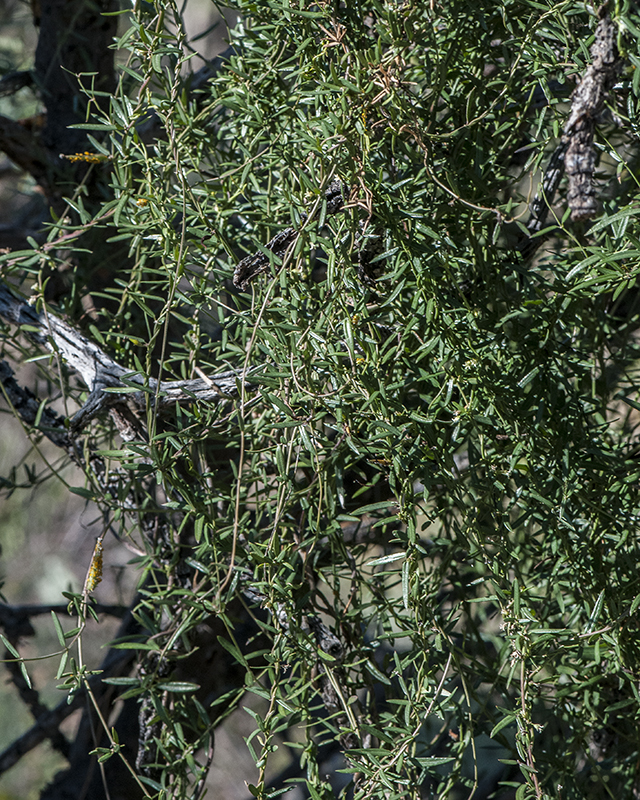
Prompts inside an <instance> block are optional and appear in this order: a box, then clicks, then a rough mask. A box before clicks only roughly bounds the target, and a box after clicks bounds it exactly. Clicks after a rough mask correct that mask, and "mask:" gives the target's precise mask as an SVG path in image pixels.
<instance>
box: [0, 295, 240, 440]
mask: <svg viewBox="0 0 640 800" xmlns="http://www.w3.org/2000/svg"><path fill="white" fill-rule="evenodd" d="M0 317H2V318H3V319H5V320H7V321H8V322H10V323H12V324H14V325H19V326H20V327H21V328H22V330H23V331H24V333H25V335H26V336H28V337H29V338H30V339H31V340H32V341H33V342H35V343H36V344H38V345H41V346H43V347H44V348H45V349H47V350H48V351H49V352H50V353H54V354H56V355H59V356H61V357H62V359H63V360H64V362H65V363H66V365H67V367H68V368H69V369H71V370H72V371H74V372H76V373H77V374H78V375H79V376H80V378H81V379H82V381H83V383H84V384H85V386H86V387H87V388H88V389H89V392H90V395H89V398H88V399H87V401H86V403H85V405H84V406H83V407H82V408H81V409H80V411H78V413H77V414H76V415H75V417H74V418H73V420H72V421H71V427H72V429H73V430H78V429H80V428H81V427H82V426H83V425H84V424H86V423H87V422H88V421H89V420H90V419H92V418H93V417H95V416H96V414H97V413H99V412H100V411H101V410H102V409H104V408H106V407H113V406H116V405H129V404H133V406H134V408H135V409H136V410H139V411H142V410H144V408H145V407H146V405H147V403H150V404H151V405H155V403H156V398H157V405H158V407H160V408H163V407H167V406H171V405H174V404H175V403H177V402H190V401H193V400H200V401H202V402H211V401H214V400H218V399H219V398H220V395H227V396H231V395H234V394H235V393H236V381H237V380H238V377H239V373H237V372H236V371H234V370H230V371H227V372H222V373H219V374H217V375H213V376H211V377H207V378H204V379H203V378H194V379H192V380H182V381H160V382H159V383H158V381H157V380H156V379H155V378H148V379H146V378H144V377H143V376H141V375H139V374H138V373H135V372H131V370H128V369H126V368H125V367H123V366H121V365H120V364H118V363H117V362H116V361H114V360H113V359H112V358H111V357H110V356H108V355H107V354H106V353H105V352H104V351H103V350H102V349H101V348H100V347H98V345H96V344H95V343H94V342H91V341H90V340H89V339H87V338H86V337H85V336H83V334H81V333H80V332H79V331H77V330H76V329H75V328H73V327H72V326H71V325H69V324H68V323H66V322H64V320H62V319H60V318H59V317H57V316H56V315H55V314H52V313H50V312H46V313H45V312H41V311H37V310H36V309H35V308H34V307H33V306H31V305H29V303H27V302H25V301H23V300H20V299H19V298H17V297H16V296H15V295H14V294H13V292H11V291H10V289H9V288H8V286H7V285H6V284H2V283H0ZM137 387H140V388H139V389H137ZM110 389H119V390H123V391H124V393H117V392H116V393H114V392H110V391H109V390H110Z"/></svg>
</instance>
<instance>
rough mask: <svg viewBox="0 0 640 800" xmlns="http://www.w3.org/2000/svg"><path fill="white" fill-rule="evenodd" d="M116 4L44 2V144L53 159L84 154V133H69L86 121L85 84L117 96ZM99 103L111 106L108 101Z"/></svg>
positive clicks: (39, 59) (40, 61)
mask: <svg viewBox="0 0 640 800" xmlns="http://www.w3.org/2000/svg"><path fill="white" fill-rule="evenodd" d="M118 10H119V4H118V2H117V0H74V2H69V0H41V3H40V36H39V38H38V46H37V49H36V63H35V73H36V82H37V84H38V86H39V87H40V91H41V92H42V100H43V102H44V105H45V108H46V111H47V119H46V123H45V126H44V129H43V131H42V134H41V138H42V144H43V146H44V147H45V148H46V149H47V150H48V152H49V153H51V154H52V155H53V154H55V155H59V154H60V153H75V152H78V151H81V150H84V144H85V142H86V133H85V131H82V130H78V129H73V128H71V129H70V128H69V126H70V125H77V124H78V123H82V122H84V121H85V114H86V108H87V103H88V98H87V97H86V95H84V94H83V93H82V89H81V84H82V85H84V86H86V87H87V88H92V89H94V90H96V91H98V92H107V93H111V92H113V91H114V90H115V86H116V82H115V72H114V62H113V58H114V50H112V49H110V45H111V44H112V43H113V39H114V37H115V35H116V31H117V21H118V17H116V16H104V14H105V12H111V13H113V12H115V11H118ZM99 102H103V103H106V104H107V106H108V97H107V98H103V99H102V100H100V101H99Z"/></svg>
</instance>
